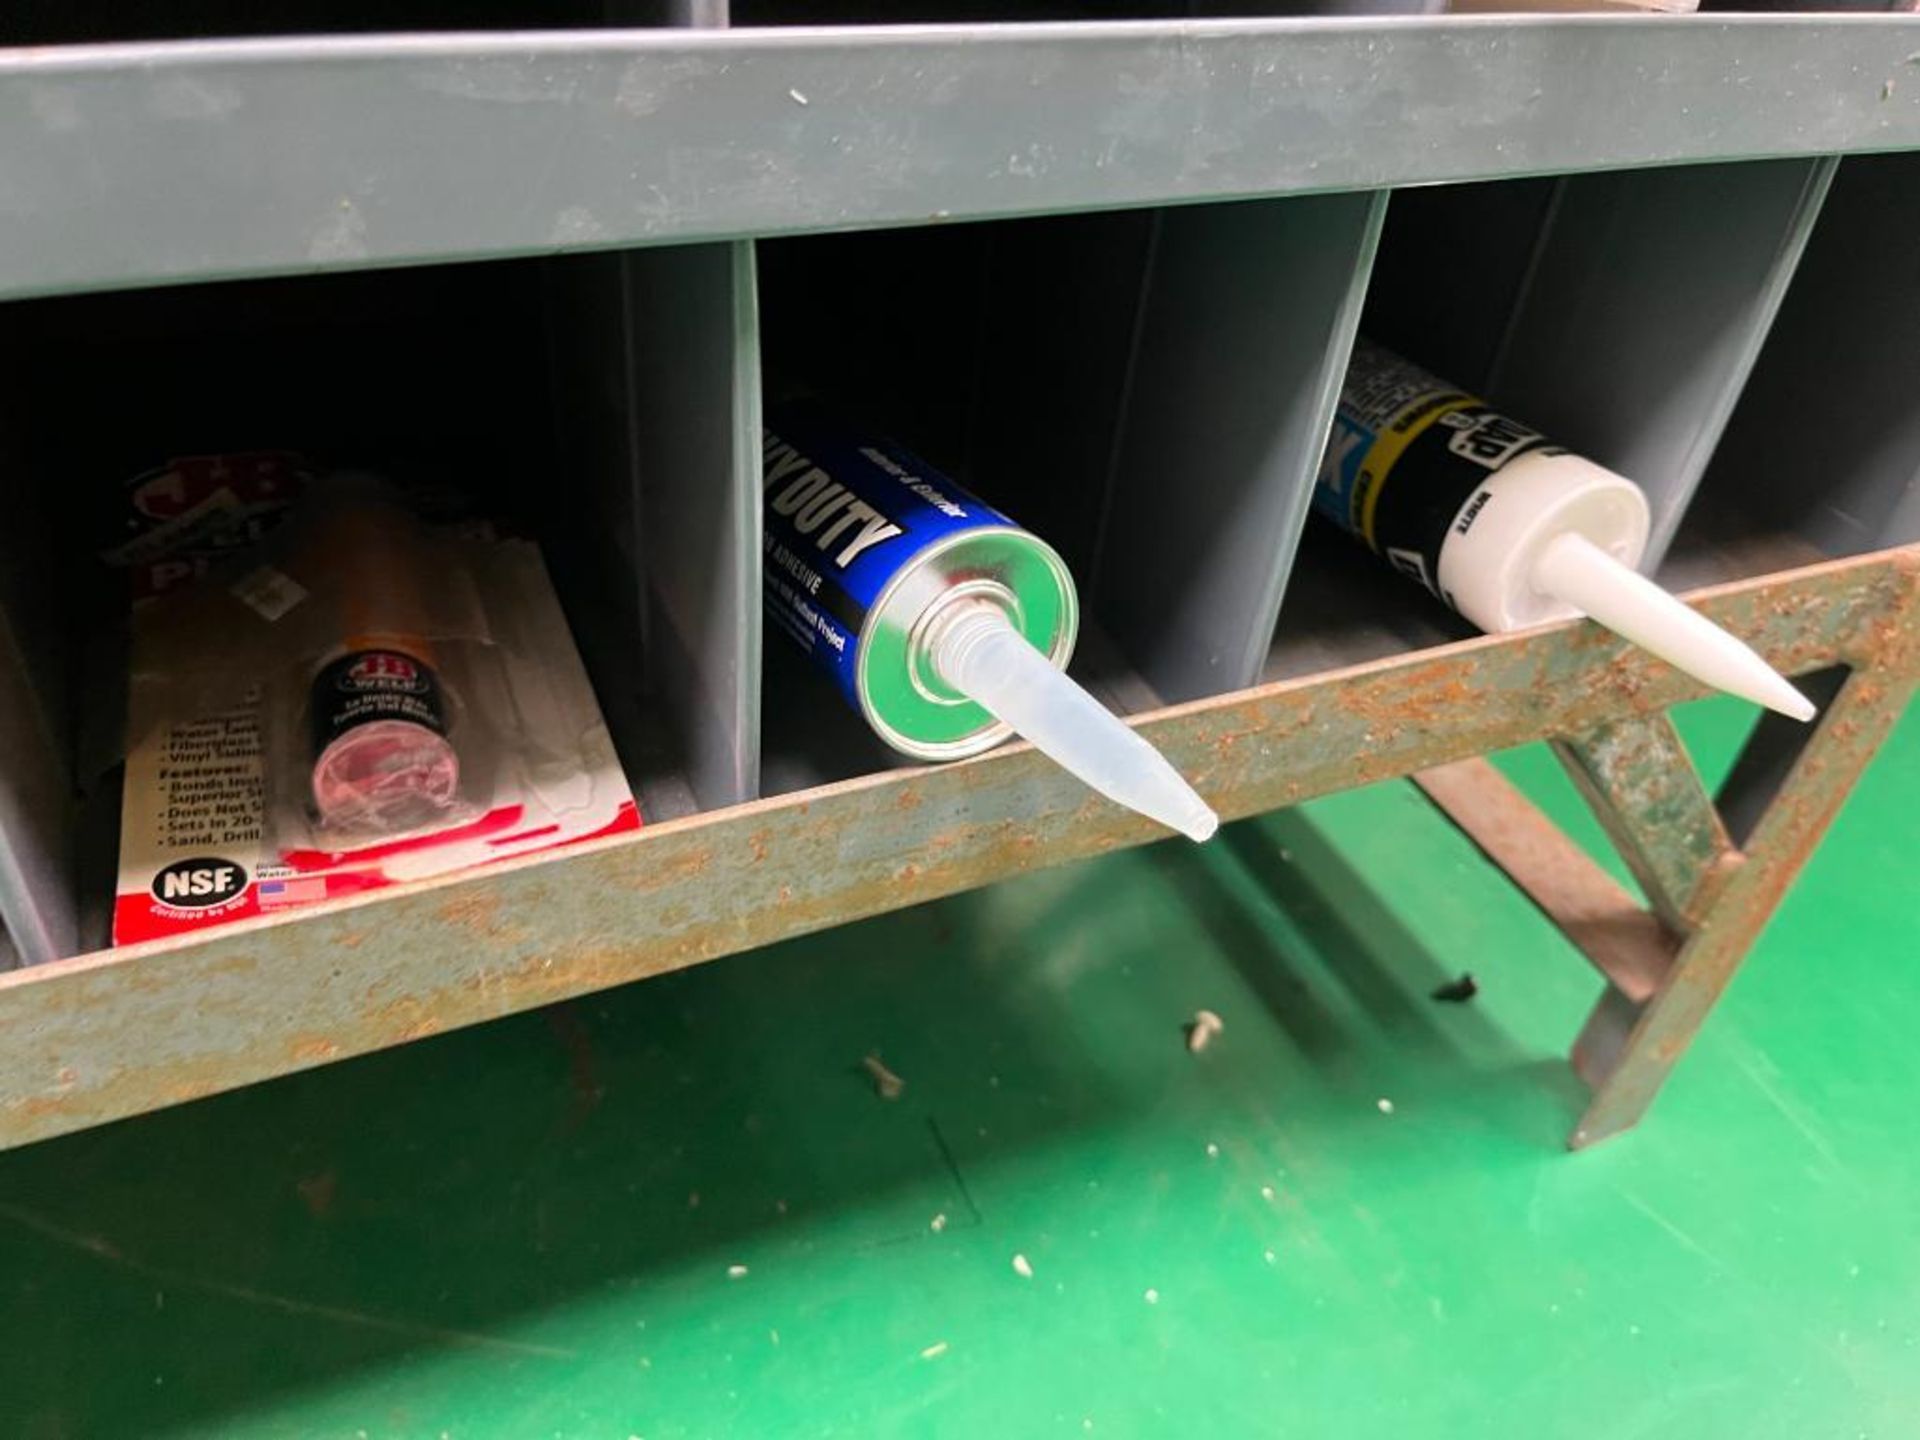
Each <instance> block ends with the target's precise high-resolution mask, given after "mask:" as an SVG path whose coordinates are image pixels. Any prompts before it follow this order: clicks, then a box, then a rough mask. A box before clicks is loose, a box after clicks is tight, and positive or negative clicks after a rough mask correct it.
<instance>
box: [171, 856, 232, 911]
mask: <svg viewBox="0 0 1920 1440" xmlns="http://www.w3.org/2000/svg"><path fill="white" fill-rule="evenodd" d="M246 888H247V869H246V866H244V865H239V864H236V863H235V862H233V861H231V860H222V859H220V858H218V857H217V856H211V855H206V856H197V857H195V858H194V859H191V860H176V861H174V862H173V863H172V864H171V865H169V866H167V868H166V869H164V870H162V871H161V872H160V873H159V874H158V875H156V876H154V877H153V898H154V899H156V900H158V901H159V902H160V903H161V904H162V905H172V906H176V907H178V908H179V909H182V910H210V909H212V908H213V907H214V906H215V905H224V904H226V903H227V901H229V900H231V899H233V898H234V896H236V895H238V894H240V892H241V891H243V890H245V889H246Z"/></svg>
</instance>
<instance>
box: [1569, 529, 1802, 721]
mask: <svg viewBox="0 0 1920 1440" xmlns="http://www.w3.org/2000/svg"><path fill="white" fill-rule="evenodd" d="M1532 578H1533V583H1534V585H1535V586H1536V587H1538V588H1539V589H1541V590H1543V591H1545V592H1546V593H1547V594H1549V595H1552V596H1554V597H1555V598H1557V599H1560V600H1563V601H1565V602H1566V603H1567V604H1569V605H1571V606H1573V607H1574V609H1576V610H1578V611H1580V612H1581V613H1582V614H1584V615H1588V616H1591V617H1592V618H1593V619H1595V620H1597V621H1599V622H1600V623H1601V624H1602V625H1604V626H1606V627H1607V628H1608V629H1609V630H1612V631H1614V632H1615V633H1617V634H1620V635H1624V636H1626V638H1627V639H1629V640H1631V641H1633V642H1634V644H1636V645H1638V646H1640V647H1641V648H1643V649H1646V650H1651V651H1652V652H1653V653H1654V654H1656V655H1658V656H1659V657H1660V658H1661V659H1662V660H1665V661H1666V662H1667V663H1668V664H1670V665H1672V666H1674V667H1675V668H1676V669H1680V670H1684V671H1686V673H1687V674H1689V675H1691V676H1693V678H1694V679H1696V680H1699V681H1702V682H1704V683H1705V684H1708V685H1711V686H1713V687H1714V688H1715V689H1716V690H1724V691H1726V692H1727V693H1728V694H1730V695H1738V696H1740V697H1741V698H1742V699H1744V700H1751V701H1753V702H1754V703H1755V704H1757V705H1764V706H1766V707H1767V708H1768V709H1769V710H1778V711H1779V712H1780V713H1781V714H1782V715H1788V716H1791V717H1792V718H1793V719H1795V720H1811V719H1812V718H1813V716H1814V704H1813V702H1812V701H1811V700H1809V699H1807V697H1806V696H1804V695H1802V694H1801V693H1800V692H1799V691H1798V690H1796V689H1794V687H1793V686H1792V685H1791V684H1789V683H1788V682H1787V680H1786V678H1785V677H1784V676H1782V675H1781V674H1780V672H1779V671H1777V670H1775V669H1774V668H1773V667H1772V666H1771V665H1769V664H1767V662H1766V661H1765V660H1762V659H1761V658H1760V657H1759V656H1758V655H1757V654H1755V653H1754V652H1753V650H1752V649H1751V648H1749V647H1748V646H1747V645H1746V644H1745V643H1743V642H1742V641H1740V640H1738V639H1736V638H1734V637H1733V636H1732V635H1729V634H1728V633H1727V632H1726V631H1724V630H1722V629H1721V628H1720V627H1719V626H1718V625H1716V624H1714V623H1713V622H1712V621H1711V620H1709V619H1707V618H1706V617H1705V616H1704V615H1701V614H1700V613H1699V612H1698V611H1695V610H1691V609H1689V608H1688V607H1687V606H1685V605H1683V604H1681V603H1680V602H1679V601H1678V600H1676V599H1674V597H1673V596H1671V595H1669V594H1668V593H1667V592H1666V591H1664V590H1662V589H1661V588H1660V587H1659V586H1658V585H1655V584H1654V583H1653V582H1652V581H1651V580H1648V579H1647V578H1646V577H1645V576H1643V575H1641V574H1640V573H1639V572H1637V571H1635V570H1632V569H1629V568H1628V567H1627V566H1625V565H1622V564H1621V563H1620V562H1619V561H1618V560H1616V559H1614V558H1613V556H1611V555H1609V554H1608V553H1607V552H1606V551H1605V550H1602V549H1601V548H1600V547H1599V546H1598V545H1595V544H1594V543H1593V542H1592V541H1591V540H1588V539H1587V538H1586V537H1585V536H1583V535H1576V534H1571V533H1569V534H1564V535H1558V536H1555V537H1554V538H1553V539H1552V540H1550V541H1548V542H1547V544H1546V545H1545V546H1544V547H1543V548H1542V549H1541V551H1540V553H1539V555H1538V556H1537V557H1536V558H1535V560H1534V562H1533V576H1532Z"/></svg>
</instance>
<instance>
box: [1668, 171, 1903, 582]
mask: <svg viewBox="0 0 1920 1440" xmlns="http://www.w3.org/2000/svg"><path fill="white" fill-rule="evenodd" d="M1916 227H1920V155H1914V154H1906V155H1878V156H1854V157H1849V158H1847V159H1845V160H1843V161H1841V162H1840V167H1839V173H1838V175H1837V176H1836V177H1835V179H1834V182H1833V188H1832V192H1831V194H1830V195H1829V196H1828V199H1827V204H1826V207H1825V209H1824V211H1823V212H1822V215H1821V219H1820V224H1819V226H1818V228H1817V229H1816V230H1815V231H1814V234H1813V238H1812V241H1811V243H1810V244H1809V245H1808V246H1807V253H1806V258H1805V259H1804V261H1803V262H1802V263H1801V266H1800V270H1799V274H1798V276H1797V277H1796V278H1795V280H1794V284H1793V288H1792V289H1791V290H1790V291H1789V292H1788V294H1787V298H1786V302H1785V304H1783V305H1782V307H1781V310H1780V318H1779V321H1778V322H1777V323H1776V324H1775V326H1774V327H1773V332H1772V334H1771V335H1770V336H1769V338H1768V340H1767V344H1766V348H1765V349H1764V350H1763V351H1762V352H1761V354H1760V358H1759V362H1758V364H1757V365H1756V366H1755V367H1754V373H1753V379H1752V382H1751V383H1750V384H1749V385H1748V387H1747V391H1746V394H1745V396H1744V397H1743V398H1742V399H1741V402H1740V406H1739V408H1738V409H1737V410H1736V411H1735V412H1734V416H1733V419H1732V422H1731V423H1730V425H1729V426H1728V429H1727V437H1726V441H1725V443H1724V444H1723V445H1722V446H1721V448H1720V453H1719V454H1718V455H1717V456H1716V457H1715V460H1714V463H1713V466H1712V468H1711V470H1710V471H1709V472H1708V474H1707V478H1706V480H1705V483H1704V484H1703V486H1702V489H1701V499H1700V504H1699V507H1698V513H1697V515H1696V516H1694V517H1693V518H1691V519H1690V520H1689V522H1688V524H1687V526H1686V528H1685V530H1684V531H1683V532H1682V536H1681V542H1680V545H1679V546H1678V547H1676V556H1675V562H1676V563H1675V568H1678V567H1679V566H1680V565H1682V564H1685V565H1687V566H1689V567H1692V568H1694V569H1697V570H1700V571H1702V572H1703V575H1702V578H1725V577H1727V576H1730V575H1736V574H1752V573H1757V571H1758V570H1759V569H1761V568H1763V567H1767V566H1775V567H1777V566H1779V565H1781V564H1786V563H1804V562H1805V561H1806V560H1809V559H1818V558H1822V557H1835V556H1842V555H1854V554H1860V553H1862V552H1864V551H1869V550H1875V549H1879V548H1881V547H1883V546H1889V545H1902V544H1908V543H1911V542H1913V541H1915V540H1920V406H1916V404H1915V401H1914V393H1915V380H1916V376H1920V369H1916V364H1915V356H1916V354H1920V283H1916V272H1915V266H1914V256H1915V253H1916V252H1915V249H1914V244H1913V236H1914V233H1915V229H1916Z"/></svg>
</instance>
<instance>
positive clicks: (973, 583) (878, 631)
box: [762, 402, 1220, 840]
mask: <svg viewBox="0 0 1920 1440" xmlns="http://www.w3.org/2000/svg"><path fill="white" fill-rule="evenodd" d="M762 479H763V482H764V487H765V488H764V499H765V513H766V533H765V549H766V555H765V562H766V563H765V565H764V566H763V577H764V579H763V584H764V590H765V599H766V610H767V616H768V618H769V620H770V621H771V622H772V623H773V624H774V625H775V626H777V627H778V628H779V629H781V630H783V631H785V632H786V633H787V634H788V635H789V636H790V637H791V638H792V639H793V640H795V641H796V642H797V643H798V644H799V645H800V647H801V649H803V650H804V651H806V653H807V654H808V655H809V656H810V657H811V658H812V659H813V661H814V663H815V664H817V665H818V666H820V668H822V669H824V670H825V671H827V673H828V674H830V675H831V676H832V677H833V678H834V680H835V681H836V682H837V683H838V684H839V686H840V689H841V692H842V693H843V694H844V695H845V696H846V698H847V700H848V702H849V703H850V704H851V705H852V706H853V707H854V709H856V710H858V711H859V712H860V714H861V715H862V716H863V717H864V718H865V719H866V722H867V723H868V724H869V725H870V726H872V727H873V730H874V733H875V734H877V735H879V736H880V738H881V739H883V740H885V741H886V742H887V743H888V744H889V745H891V746H892V747H893V748H894V749H896V750H899V751H900V752H902V753H903V754H906V755H911V756H913V757H915V758H916V759H920V760H957V759H960V758H962V757H964V756H967V755H977V754H979V753H980V752H981V751H984V750H988V749H991V748H992V747H993V746H995V745H997V744H999V743H1000V742H1001V741H1003V740H1005V739H1006V738H1007V737H1008V736H1009V735H1010V734H1013V733H1016V732H1017V733H1018V734H1020V735H1021V736H1023V737H1024V738H1025V739H1027V740H1028V741H1030V742H1032V744H1033V746H1034V748H1035V749H1037V750H1039V751H1041V752H1042V753H1044V754H1046V755H1047V756H1049V757H1050V758H1051V759H1053V760H1054V761H1055V762H1056V763H1058V764H1059V765H1060V766H1061V767H1062V768H1064V769H1066V770H1068V771H1070V772H1072V773H1073V774H1074V775H1076V776H1078V777H1079V778H1080V779H1081V780H1083V781H1085V782H1086V783H1087V784H1088V785H1090V786H1092V787H1093V788H1094V789H1095V790H1098V791H1099V792H1100V793H1101V794H1103V795H1105V796H1107V797H1108V798H1109V799H1111V800H1114V801H1116V802H1117V803H1119V804H1121V805H1124V806H1126V807H1127V808H1129V809H1131V810H1136V811H1138V812H1139V813H1140V814H1142V815H1145V816H1147V817H1149V818H1150V819H1153V820H1158V821H1159V822H1160V823H1161V824H1163V825H1167V826H1170V827H1171V828H1173V829H1175V830H1178V831H1180V832H1181V833H1182V834H1184V835H1186V836H1188V837H1190V838H1191V839H1194V840H1205V839H1207V838H1208V837H1209V836H1211V835H1212V834H1213V832H1214V831H1215V830H1216V829H1218V828H1219V824H1220V820H1219V817H1218V816H1217V815H1215V814H1214V813H1213V811H1212V809H1210V808H1209V807H1208V805H1207V803H1206V802H1205V801H1204V800H1202V799H1201V798H1200V797H1199V796H1198V795H1197V794H1195V793H1194V790H1193V787H1192V786H1190V785H1188V784H1187V782H1186V781H1185V780H1184V779H1182V778H1181V776H1180V773H1179V772H1178V771H1177V770H1175V769H1174V768H1173V766H1172V765H1170V764H1168V763H1167V760H1166V757H1164V756H1163V755H1161V754H1160V752H1159V751H1158V750H1155V749H1154V748H1153V747H1152V746H1151V745H1149V744H1148V743H1147V742H1146V741H1145V740H1142V739H1141V738H1140V737H1139V736H1138V735H1136V734H1135V733H1134V732H1133V731H1132V730H1130V729H1128V728H1127V727H1126V726H1125V725H1123V724H1122V723H1121V722H1120V721H1119V720H1118V719H1116V718H1115V717H1114V716H1113V715H1112V714H1111V713H1109V712H1108V711H1107V710H1106V709H1105V708H1104V707H1103V706H1101V705H1100V704H1099V703H1098V702H1097V701H1096V700H1094V699H1093V697H1092V696H1090V695H1088V694H1087V693H1086V692H1085V691H1084V690H1082V689H1081V688H1080V687H1079V686H1078V685H1076V684H1075V683H1074V682H1073V681H1071V680H1069V679H1068V678H1067V677H1066V675H1065V674H1064V673H1063V671H1064V669H1065V667H1066V664H1067V661H1068V659H1069V658H1070V657H1071V656H1072V654H1073V642H1074V637H1075V635H1076V633H1077V631H1078V627H1079V605H1078V601H1077V599H1076V597H1075V593H1074V588H1073V577H1072V575H1070V574H1069V573H1068V571H1067V567H1066V564H1065V563H1064V562H1063V561H1062V560H1061V558H1060V556H1059V555H1058V554H1057V553H1056V552H1055V551H1054V549H1053V547H1052V546H1050V545H1048V544H1047V543H1046V542H1045V541H1044V540H1041V539H1040V538H1039V537H1038V536H1036V535H1031V534H1029V533H1027V532H1026V531H1025V530H1022V529H1021V528H1020V527H1019V526H1017V525H1015V524H1014V523H1013V522H1012V521H1011V520H1009V519H1008V518H1007V517H1006V516H1005V515H1002V514H1001V513H1000V512H999V511H997V510H995V509H993V508H992V507H991V506H988V505H985V504H983V503H982V502H981V501H979V500H977V499H975V498H974V497H973V496H972V495H969V494H968V493H967V492H966V491H965V490H963V489H961V488H960V487H959V486H958V485H956V484H955V483H954V482H953V481H952V480H950V479H948V478H947V477H946V476H945V475H943V474H942V473H940V472H939V471H938V470H935V469H934V468H933V467H932V466H930V465H928V464H927V463H926V462H925V461H923V460H921V459H920V458H919V457H917V456H916V455H914V454H913V453H912V452H911V451H908V450H905V449H902V448H901V447H900V446H898V445H895V444H894V443H893V442H891V441H889V440H886V439H884V438H882V437H880V436H878V435H874V434H871V433H868V432H866V431H863V430H860V429H857V428H854V427H853V426H851V425H850V424H848V423H847V422H846V421H845V420H843V419H842V418H841V417H839V416H838V415H836V414H835V413H834V412H832V411H830V410H828V409H827V408H826V407H824V406H821V405H818V404H815V403H810V402H808V403H800V404H795V405H789V406H782V407H778V408H776V409H775V410H774V411H773V412H772V413H771V414H770V415H769V417H768V424H767V430H766V435H765V448H764V452H763V470H762Z"/></svg>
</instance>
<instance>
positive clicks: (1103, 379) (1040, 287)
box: [761, 194, 1384, 794]
mask: <svg viewBox="0 0 1920 1440" xmlns="http://www.w3.org/2000/svg"><path fill="white" fill-rule="evenodd" d="M1383 204H1384V197H1381V196H1376V195H1366V194H1362V195H1341V196H1326V197H1316V198H1311V199H1303V200H1278V201H1255V202H1246V203H1240V204H1231V205H1203V206H1193V207H1188V208H1184V209H1181V210H1177V211H1168V212H1143V211H1130V212H1118V213H1109V214H1100V215H1085V216H1072V217H1060V218H1053V219H1046V220H1034V221H1018V222H999V223H994V224H986V225H968V226H942V227H923V228H917V229H911V230H899V231H887V232H872V233H863V234H857V235H850V236H844V237H822V238H809V239H796V240H784V241H771V242H764V243H763V244H762V246H761V254H762V261H763V263H762V266H761V274H762V281H763V285H762V304H763V312H764V325H763V334H764V339H765V365H766V372H767V382H768V387H769V392H770V393H772V394H775V395H779V394H785V393H814V394H821V395H825V396H827V397H828V398H830V399H832V400H834V401H835V402H836V403H838V404H841V405H843V406H846V407H849V408H850V409H851V410H852V411H853V413H855V414H856V416H857V417H858V418H860V419H861V420H863V421H865V422H866V423H870V424H872V425H873V426H874V427H875V428H876V430H878V431H879V432H880V433H884V434H888V435H890V436H892V437H893V438H894V439H896V440H898V441H900V442H902V443H904V444H906V445H907V446H908V447H909V448H910V449H913V450H914V451H916V452H917V453H920V454H922V455H923V456H924V457H925V458H926V459H927V460H928V461H929V462H931V463H932V464H934V465H935V466H937V467H939V468H940V469H942V470H944V471H946V472H947V473H949V474H951V475H952V476H953V477H954V478H955V479H957V480H958V481H960V483H962V484H964V485H966V486H967V487H968V488H969V489H971V490H973V491H974V492H975V493H977V494H978V495H980V497H981V498H982V499H984V500H986V501H987V502H988V503H989V504H992V505H995V506H997V507H999V508H1000V509H1001V510H1003V511H1005V512H1006V513H1007V514H1009V515H1011V516H1012V517H1013V518H1014V519H1015V520H1016V521H1018V522H1019V523H1020V524H1022V525H1024V526H1025V527H1026V528H1028V529H1029V530H1031V531H1033V532H1034V533H1035V534H1037V535H1040V536H1042V537H1044V538H1045V539H1047V540H1048V541H1050V542H1051V543H1052V544H1053V545H1054V546H1055V547H1056V548H1057V549H1059V550H1060V552H1061V554H1062V555H1063V556H1064V557H1065V559H1066V561H1067V563H1068V566H1069V568H1070V569H1071V570H1072V571H1073V573H1074V575H1075V576H1076V578H1077V580H1078V584H1079V590H1080V595H1081V605H1082V617H1083V618H1082V641H1081V645H1080V647H1079V650H1078V653H1077V654H1076V658H1075V663H1074V666H1073V674H1074V675H1075V677H1076V678H1077V679H1079V680H1080V681H1081V683H1082V684H1084V685H1085V686H1087V688H1088V689H1090V690H1092V691H1093V692H1094V693H1095V694H1096V695H1098V696H1099V697H1100V698H1101V699H1102V700H1103V701H1105V702H1106V703H1107V704H1108V705H1109V706H1110V707H1111V708H1113V709H1115V710H1118V711H1120V712H1121V713H1123V714H1124V713H1129V712H1132V711H1137V710H1142V709H1151V708H1154V707H1155V706H1157V705H1159V704H1161V703H1164V702H1165V701H1168V700H1186V699H1193V698H1197V697H1199V696H1202V695H1207V694H1220V693H1224V692H1226V691H1229V690H1236V689H1240V688H1243V687H1245V686H1246V685H1248V684H1250V683H1252V682H1253V680H1254V679H1255V678H1256V677H1257V676H1258V674H1259V669H1260V664H1261V661H1262V659H1263V658H1264V656H1265V653H1266V649H1267V643H1268V640H1269V639H1270V637H1271V635H1272V632H1273V624H1274V616H1275V614H1276V612H1277V610H1278V608H1279V599H1280V592H1281V588H1282V586H1283V584H1284V581H1285V576H1286V571H1287V565H1288V562H1289V560H1290V557H1291V555H1292V553H1293V547H1294V544H1295V541H1296V539H1297V537H1298V534H1299V530H1300V526H1301V524H1302V522H1303V519H1304V516H1305V512H1306V506H1307V502H1308V498H1309V492H1310V489H1311V485H1312V477H1313V472H1314V469H1315V467H1316V466H1317V464H1318V462H1319V457H1320V451H1321V448H1322V445H1323V443H1324V437H1325V434H1326V427H1327V424H1328V421H1329V417H1330V415H1331V412H1332V404H1333V397H1334V392H1335V387H1336V386H1337V384H1338V378H1339V368H1338V363H1337V360H1336V358H1335V357H1337V356H1341V355H1344V354H1345V353H1346V349H1347V346H1348V344H1349V343H1350V340H1351V337H1352V332H1353V326H1354V323H1355V318H1356V316H1357V314H1358V306H1359V297H1360V293H1361V289H1362V285H1363V283H1364V277H1365V273H1366V265H1367V260H1368V258H1369V256H1370V254H1371V249H1372V244H1373V240H1374V238H1375V235H1376V234H1377V228H1378V220H1379V215H1380V211H1381V207H1382V205H1383ZM786 649H787V647H786V646H785V645H784V643H783V642H781V641H778V640H775V641H774V642H772V644H771V650H772V652H773V653H770V654H769V655H768V657H767V676H768V680H767V716H768V718H767V730H768V747H769V756H768V770H767V776H766V787H765V788H766V790H767V792H768V793H775V794H777V793H785V792H787V791H790V790H793V789H798V788H804V787H805V786H807V785H812V784H818V783H821V782H822V781H825V780H832V779H846V778H850V777H851V776H854V775H858V774H863V773H867V772H869V771H874V770H881V769H888V768H893V767H895V766H897V765H899V764H901V763H903V762H901V761H900V760H899V759H897V758H896V757H893V756H891V755H890V754H889V753H888V752H887V751H886V750H885V748H884V747H882V746H881V745H879V744H878V743H877V742H875V741H874V740H872V738H871V737H870V736H868V735H866V733H865V727H864V726H863V725H862V724H861V722H860V721H859V720H858V718H857V717H855V716H853V715H852V714H851V713H850V712H846V713H843V712H844V711H845V707H843V706H841V705H840V704H839V702H838V697H837V696H836V695H835V694H834V692H833V691H832V688H831V687H830V686H829V685H828V684H827V683H826V682H825V681H824V680H822V679H820V678H819V677H817V676H815V675H813V674H812V673H811V672H810V671H809V670H808V669H807V667H805V666H804V665H801V664H797V663H795V662H794V660H793V659H792V657H790V656H788V655H787V654H786V653H784V652H785V650H786Z"/></svg>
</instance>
